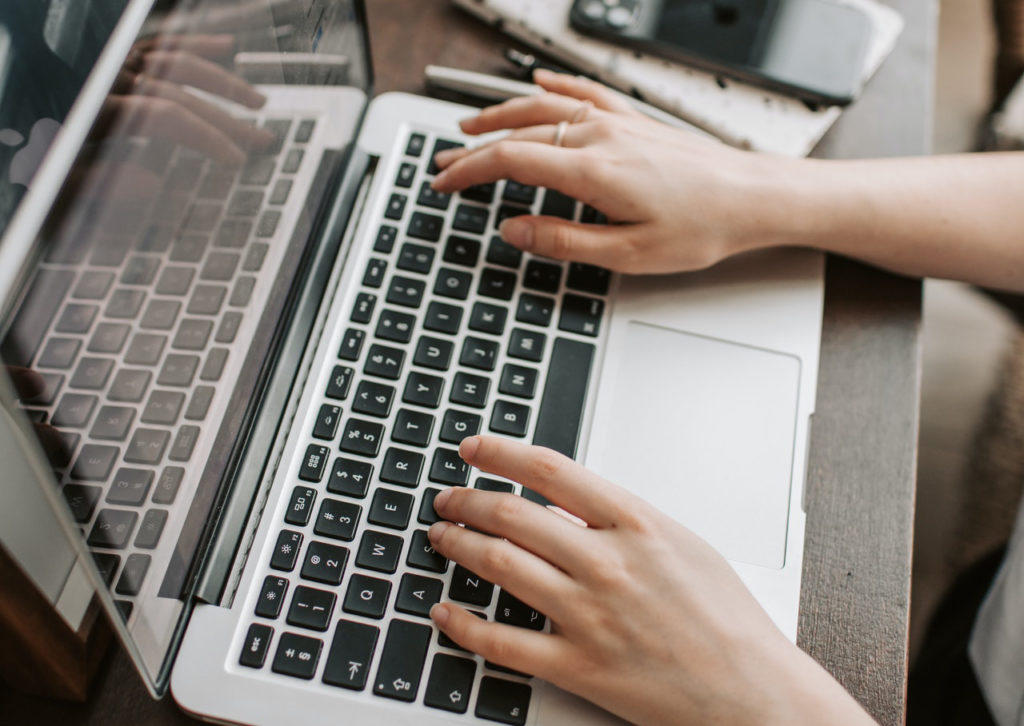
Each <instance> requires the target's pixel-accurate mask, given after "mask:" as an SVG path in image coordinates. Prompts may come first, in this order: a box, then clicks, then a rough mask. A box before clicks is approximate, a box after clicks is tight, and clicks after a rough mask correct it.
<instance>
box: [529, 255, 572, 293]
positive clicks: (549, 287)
mask: <svg viewBox="0 0 1024 726" xmlns="http://www.w3.org/2000/svg"><path fill="white" fill-rule="evenodd" d="M561 282H562V267H561V265H554V264H552V263H550V262H541V261H540V260H530V261H529V262H527V263H526V273H525V274H524V275H523V286H524V287H528V288H530V289H531V290H540V291H541V292H552V293H554V292H558V287H559V285H560V284H561Z"/></svg>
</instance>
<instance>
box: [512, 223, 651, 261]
mask: <svg viewBox="0 0 1024 726" xmlns="http://www.w3.org/2000/svg"><path fill="white" fill-rule="evenodd" d="M499 232H500V233H501V237H502V239H504V240H505V241H506V242H508V243H509V244H510V245H512V246H513V247H517V248H518V249H521V250H524V251H526V252H532V253H533V254H535V255H542V256H544V257H551V258H553V259H556V260H572V261H573V262H587V263H590V264H592V265H598V266H601V267H608V268H611V269H615V270H626V269H630V270H632V269H634V268H633V266H632V265H631V264H630V263H631V261H632V260H633V259H634V258H635V257H636V254H635V246H634V244H633V242H632V240H633V239H634V237H635V235H636V230H635V229H634V225H605V224H583V223H580V222H569V221H567V220H564V219H559V218H558V217H544V216H531V215H524V216H520V217H511V218H509V219H506V220H505V221H504V222H502V224H501V227H500V228H499Z"/></svg>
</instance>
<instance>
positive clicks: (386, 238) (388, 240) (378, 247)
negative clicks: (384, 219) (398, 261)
mask: <svg viewBox="0 0 1024 726" xmlns="http://www.w3.org/2000/svg"><path fill="white" fill-rule="evenodd" d="M396 239H398V229H397V228H396V227H392V226H391V225H390V224H382V225H381V226H380V229H378V230H377V240H376V241H375V242H374V243H373V251H374V252H380V253H381V254H382V255H389V254H391V250H392V249H394V247H395V240H396Z"/></svg>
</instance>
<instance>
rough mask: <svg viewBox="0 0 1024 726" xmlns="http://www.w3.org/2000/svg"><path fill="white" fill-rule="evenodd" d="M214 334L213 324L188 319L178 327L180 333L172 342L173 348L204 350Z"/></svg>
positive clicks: (208, 321)
mask: <svg viewBox="0 0 1024 726" xmlns="http://www.w3.org/2000/svg"><path fill="white" fill-rule="evenodd" d="M212 332H213V322H212V321H210V320H198V319H196V318H186V319H184V320H182V321H181V325H179V326H178V332H177V333H176V334H175V336H174V340H172V341H171V347H172V348H175V349H177V350H203V349H205V348H206V344H207V343H208V342H209V340H210V334H211V333H212Z"/></svg>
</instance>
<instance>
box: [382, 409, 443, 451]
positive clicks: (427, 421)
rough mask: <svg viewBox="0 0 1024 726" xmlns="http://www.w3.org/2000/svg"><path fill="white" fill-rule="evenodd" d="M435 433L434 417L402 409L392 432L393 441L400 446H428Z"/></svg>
mask: <svg viewBox="0 0 1024 726" xmlns="http://www.w3.org/2000/svg"><path fill="white" fill-rule="evenodd" d="M433 432H434V417H433V416H431V415H430V414H428V413H423V412H421V411H412V410H410V409H407V408H403V409H400V410H399V411H398V415H397V416H396V417H395V425H394V428H393V429H392V430H391V440H392V441H397V442H398V443H400V444H412V445H413V446H426V445H427V444H428V443H430V435H431V434H432V433H433Z"/></svg>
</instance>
